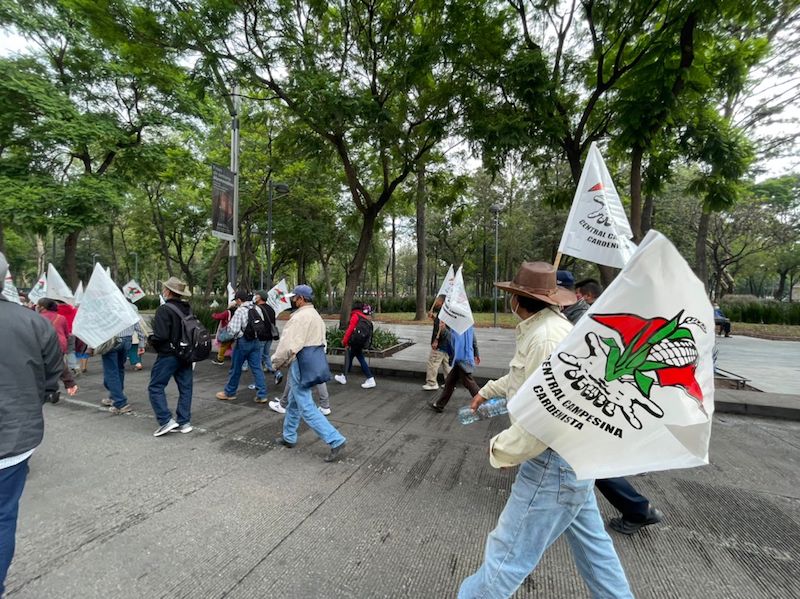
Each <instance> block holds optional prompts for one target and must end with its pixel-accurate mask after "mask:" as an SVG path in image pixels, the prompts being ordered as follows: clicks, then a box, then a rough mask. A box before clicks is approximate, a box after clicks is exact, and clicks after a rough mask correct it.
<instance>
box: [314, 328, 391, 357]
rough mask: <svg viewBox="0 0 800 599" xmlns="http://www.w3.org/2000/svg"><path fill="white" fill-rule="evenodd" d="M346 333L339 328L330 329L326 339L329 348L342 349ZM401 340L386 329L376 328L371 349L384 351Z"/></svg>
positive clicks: (373, 332)
mask: <svg viewBox="0 0 800 599" xmlns="http://www.w3.org/2000/svg"><path fill="white" fill-rule="evenodd" d="M344 333H345V332H344V331H343V330H342V329H340V328H339V327H337V326H332V327H328V330H327V333H326V339H327V343H328V348H329V349H330V348H341V347H342V339H343V338H344ZM399 342H400V340H399V339H398V338H397V335H395V334H394V333H392V332H391V331H388V330H386V329H381V328H380V327H374V328H373V331H372V346H371V347H370V348H369V349H372V350H375V351H382V350H384V349H388V348H390V347H392V346H394V345H397V344H398V343H399Z"/></svg>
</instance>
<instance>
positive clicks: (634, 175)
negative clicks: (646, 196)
mask: <svg viewBox="0 0 800 599" xmlns="http://www.w3.org/2000/svg"><path fill="white" fill-rule="evenodd" d="M643 155H644V148H642V147H639V146H634V147H633V148H632V149H631V230H632V231H633V241H634V243H640V242H641V241H642V156H643Z"/></svg>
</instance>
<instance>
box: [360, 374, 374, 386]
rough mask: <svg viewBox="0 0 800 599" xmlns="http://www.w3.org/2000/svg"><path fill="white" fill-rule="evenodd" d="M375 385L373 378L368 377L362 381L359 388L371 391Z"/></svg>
mask: <svg viewBox="0 0 800 599" xmlns="http://www.w3.org/2000/svg"><path fill="white" fill-rule="evenodd" d="M375 385H376V383H375V377H372V376H371V377H369V378H368V379H367V380H366V381H364V382H363V383H361V388H362V389H372V388H373V387H374V386H375Z"/></svg>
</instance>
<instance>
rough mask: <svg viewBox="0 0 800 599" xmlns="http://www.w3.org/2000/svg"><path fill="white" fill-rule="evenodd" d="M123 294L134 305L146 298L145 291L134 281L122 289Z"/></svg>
mask: <svg viewBox="0 0 800 599" xmlns="http://www.w3.org/2000/svg"><path fill="white" fill-rule="evenodd" d="M122 293H123V295H125V297H126V298H128V299H129V300H131V301H132V302H133V303H134V304H135V303H136V302H138V301H139V300H140V299H142V298H143V297H144V290H143V289H142V288H141V287H140V286H139V283H137V282H136V281H135V280H134V279H131V280H130V281H128V282H127V283H125V286H124V287H123V288H122Z"/></svg>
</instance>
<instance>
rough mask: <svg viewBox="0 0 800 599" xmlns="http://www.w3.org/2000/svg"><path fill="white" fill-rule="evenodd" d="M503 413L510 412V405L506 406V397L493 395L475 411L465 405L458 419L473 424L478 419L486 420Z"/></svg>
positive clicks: (459, 412)
mask: <svg viewBox="0 0 800 599" xmlns="http://www.w3.org/2000/svg"><path fill="white" fill-rule="evenodd" d="M501 414H508V407H506V398H505V397H493V398H492V399H489V400H487V401H485V402H483V403H482V404H481V405H480V406H478V409H477V410H475V411H474V412H473V411H472V410H471V409H470V408H469V406H464V407H463V408H461V409H460V410H459V411H458V419H459V420H460V421H461V424H472V423H473V422H478V420H486V419H487V418H494V417H495V416H500V415H501Z"/></svg>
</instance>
